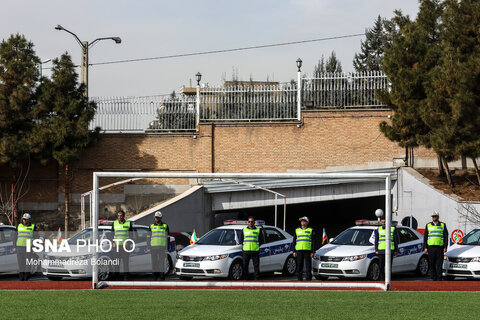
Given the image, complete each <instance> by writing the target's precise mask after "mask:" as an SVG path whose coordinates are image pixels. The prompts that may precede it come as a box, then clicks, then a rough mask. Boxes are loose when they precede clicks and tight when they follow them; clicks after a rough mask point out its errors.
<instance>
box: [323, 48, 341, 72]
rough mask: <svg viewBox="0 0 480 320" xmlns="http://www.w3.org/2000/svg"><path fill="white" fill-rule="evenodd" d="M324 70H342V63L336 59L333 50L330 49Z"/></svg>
mask: <svg viewBox="0 0 480 320" xmlns="http://www.w3.org/2000/svg"><path fill="white" fill-rule="evenodd" d="M325 72H342V63H341V62H340V60H338V59H337V54H336V53H335V51H332V54H331V55H330V57H328V59H327V62H326V63H325Z"/></svg>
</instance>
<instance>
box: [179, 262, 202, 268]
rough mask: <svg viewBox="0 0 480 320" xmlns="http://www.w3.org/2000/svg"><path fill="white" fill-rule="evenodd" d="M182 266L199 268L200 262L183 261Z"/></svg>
mask: <svg viewBox="0 0 480 320" xmlns="http://www.w3.org/2000/svg"><path fill="white" fill-rule="evenodd" d="M183 266H184V267H190V268H200V263H193V262H184V263H183Z"/></svg>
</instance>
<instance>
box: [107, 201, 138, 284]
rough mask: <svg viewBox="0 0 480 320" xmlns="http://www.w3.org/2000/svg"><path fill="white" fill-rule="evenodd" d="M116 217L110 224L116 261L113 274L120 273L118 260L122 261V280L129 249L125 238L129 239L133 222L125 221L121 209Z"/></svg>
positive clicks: (124, 274)
mask: <svg viewBox="0 0 480 320" xmlns="http://www.w3.org/2000/svg"><path fill="white" fill-rule="evenodd" d="M117 217H118V219H117V220H115V222H114V223H113V226H112V231H113V259H114V261H118V265H116V266H115V271H114V276H119V275H120V262H122V265H123V274H122V275H123V280H127V275H128V270H129V259H130V257H129V254H128V252H127V250H131V248H130V247H129V246H130V244H131V242H126V240H127V239H131V235H132V231H133V223H132V222H130V221H125V211H123V210H119V211H118V213H117Z"/></svg>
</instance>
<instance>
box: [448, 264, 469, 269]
mask: <svg viewBox="0 0 480 320" xmlns="http://www.w3.org/2000/svg"><path fill="white" fill-rule="evenodd" d="M450 268H458V269H467V265H466V264H460V263H450Z"/></svg>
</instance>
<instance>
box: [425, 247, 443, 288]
mask: <svg viewBox="0 0 480 320" xmlns="http://www.w3.org/2000/svg"><path fill="white" fill-rule="evenodd" d="M428 262H429V267H430V276H431V277H432V280H434V281H439V280H442V265H443V247H442V246H428Z"/></svg>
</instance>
